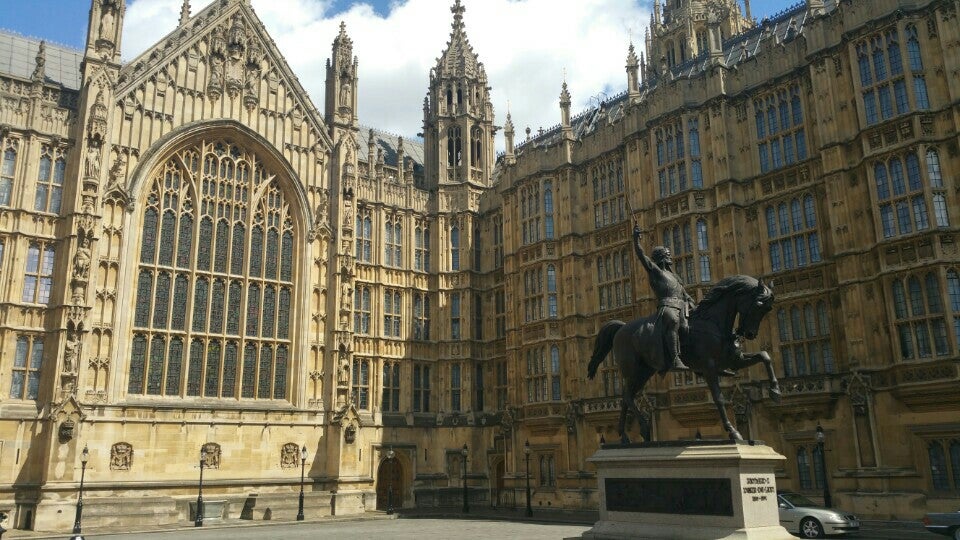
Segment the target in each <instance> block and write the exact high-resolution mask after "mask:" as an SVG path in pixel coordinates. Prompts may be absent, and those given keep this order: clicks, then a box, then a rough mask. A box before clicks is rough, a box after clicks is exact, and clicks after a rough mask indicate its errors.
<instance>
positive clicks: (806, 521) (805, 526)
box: [800, 517, 824, 538]
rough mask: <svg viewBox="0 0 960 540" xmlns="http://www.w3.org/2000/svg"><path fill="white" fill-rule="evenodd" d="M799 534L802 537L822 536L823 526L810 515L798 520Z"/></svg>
mask: <svg viewBox="0 0 960 540" xmlns="http://www.w3.org/2000/svg"><path fill="white" fill-rule="evenodd" d="M800 536H802V537H803V538H823V536H824V535H823V526H822V525H820V522H819V521H817V520H816V519H814V518H812V517H805V518H803V519H802V520H801V521H800Z"/></svg>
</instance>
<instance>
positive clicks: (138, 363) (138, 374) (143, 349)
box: [18, 334, 147, 394]
mask: <svg viewBox="0 0 960 540" xmlns="http://www.w3.org/2000/svg"><path fill="white" fill-rule="evenodd" d="M18 345H19V343H18ZM18 352H19V349H18ZM146 367H147V338H146V336H144V335H143V334H137V335H135V336H133V350H132V351H131V354H130V380H129V382H128V384H127V392H129V393H131V394H142V393H143V377H144V374H145V371H146Z"/></svg>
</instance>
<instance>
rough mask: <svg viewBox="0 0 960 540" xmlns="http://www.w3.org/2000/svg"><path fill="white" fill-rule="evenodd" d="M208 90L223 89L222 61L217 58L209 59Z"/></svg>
mask: <svg viewBox="0 0 960 540" xmlns="http://www.w3.org/2000/svg"><path fill="white" fill-rule="evenodd" d="M208 88H210V89H214V90H220V89H221V88H223V60H221V59H220V57H219V56H213V57H212V58H210V84H209V85H208Z"/></svg>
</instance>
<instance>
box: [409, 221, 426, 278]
mask: <svg viewBox="0 0 960 540" xmlns="http://www.w3.org/2000/svg"><path fill="white" fill-rule="evenodd" d="M414 244H415V245H414V252H413V258H414V261H413V269H414V270H420V271H422V272H429V271H430V227H429V226H428V225H427V224H426V222H418V223H417V228H416V229H415V230H414Z"/></svg>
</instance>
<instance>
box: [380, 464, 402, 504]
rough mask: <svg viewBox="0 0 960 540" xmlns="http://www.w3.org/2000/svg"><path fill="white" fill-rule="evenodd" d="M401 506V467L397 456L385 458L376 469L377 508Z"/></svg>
mask: <svg viewBox="0 0 960 540" xmlns="http://www.w3.org/2000/svg"><path fill="white" fill-rule="evenodd" d="M390 506H392V507H393V508H403V467H402V466H401V465H400V460H399V459H397V458H392V459H385V460H383V461H382V462H381V463H380V469H379V470H377V510H386V509H387V508H388V507H390Z"/></svg>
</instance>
